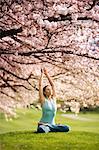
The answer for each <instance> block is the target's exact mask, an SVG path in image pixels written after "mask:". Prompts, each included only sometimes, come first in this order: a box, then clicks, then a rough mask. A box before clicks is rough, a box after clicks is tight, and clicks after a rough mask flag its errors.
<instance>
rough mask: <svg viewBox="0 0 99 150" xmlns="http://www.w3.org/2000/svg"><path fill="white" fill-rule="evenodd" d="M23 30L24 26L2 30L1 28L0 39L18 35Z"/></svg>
mask: <svg viewBox="0 0 99 150" xmlns="http://www.w3.org/2000/svg"><path fill="white" fill-rule="evenodd" d="M20 32H22V27H20V28H18V29H10V30H2V29H0V39H2V38H3V37H6V36H12V35H17V33H20Z"/></svg>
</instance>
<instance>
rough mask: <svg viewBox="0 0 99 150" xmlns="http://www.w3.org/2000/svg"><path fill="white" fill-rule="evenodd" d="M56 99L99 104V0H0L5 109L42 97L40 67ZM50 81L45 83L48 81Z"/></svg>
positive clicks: (0, 100)
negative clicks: (47, 75)
mask: <svg viewBox="0 0 99 150" xmlns="http://www.w3.org/2000/svg"><path fill="white" fill-rule="evenodd" d="M43 66H46V67H47V68H48V70H49V73H50V74H51V76H52V77H53V79H54V80H55V84H56V86H57V97H58V98H62V99H64V100H68V99H72V98H74V99H77V100H78V101H86V102H87V103H89V104H93V105H95V103H96V102H97V101H98V100H99V1H98V0H31V1H30V0H1V1H0V104H1V105H0V110H1V111H4V112H7V113H11V112H12V110H11V109H12V108H14V107H15V106H18V107H19V105H20V102H21V105H23V107H25V106H26V105H27V104H28V103H31V102H33V101H35V100H37V99H38V79H39V75H40V68H41V67H43ZM45 83H46V79H45Z"/></svg>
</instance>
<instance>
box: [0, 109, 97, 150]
mask: <svg viewBox="0 0 99 150" xmlns="http://www.w3.org/2000/svg"><path fill="white" fill-rule="evenodd" d="M17 113H18V118H15V119H13V120H12V121H9V122H6V121H5V119H4V116H3V114H0V150H13V149H14V150H32V149H33V150H46V149H47V150H51V149H52V150H53V149H54V150H60V149H62V150H98V149H99V114H98V113H86V114H83V113H80V114H79V116H78V117H75V116H74V115H73V114H66V116H64V115H62V114H61V113H57V116H56V122H57V123H62V124H68V125H69V126H70V127H71V131H70V132H68V133H47V134H36V133H34V131H35V130H36V127H37V122H38V121H39V119H40V116H41V111H37V110H36V109H29V110H28V109H23V110H18V111H17Z"/></svg>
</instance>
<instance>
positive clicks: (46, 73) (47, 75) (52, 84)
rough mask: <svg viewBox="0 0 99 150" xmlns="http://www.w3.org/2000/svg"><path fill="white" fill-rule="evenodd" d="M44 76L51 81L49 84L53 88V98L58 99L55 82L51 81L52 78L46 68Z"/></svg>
mask: <svg viewBox="0 0 99 150" xmlns="http://www.w3.org/2000/svg"><path fill="white" fill-rule="evenodd" d="M44 74H45V75H46V77H47V79H48V81H49V83H50V85H51V87H52V92H53V93H52V95H53V97H56V92H55V85H54V82H53V80H52V79H51V77H50V76H49V74H48V72H47V70H46V69H45V68H44Z"/></svg>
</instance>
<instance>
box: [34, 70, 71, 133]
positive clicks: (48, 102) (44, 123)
mask: <svg viewBox="0 0 99 150" xmlns="http://www.w3.org/2000/svg"><path fill="white" fill-rule="evenodd" d="M44 74H45V75H46V77H47V79H48V81H49V83H50V85H51V86H50V85H46V86H45V87H44V88H43V86H42V81H43V75H44ZM39 101H40V103H41V107H42V117H41V119H40V121H39V123H38V128H37V132H38V133H47V132H68V131H69V127H68V126H65V125H57V124H55V115H56V111H57V106H56V93H55V86H54V83H53V81H52V80H51V78H50V76H49V74H48V72H47V70H46V69H45V68H44V69H41V77H40V79H39Z"/></svg>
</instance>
